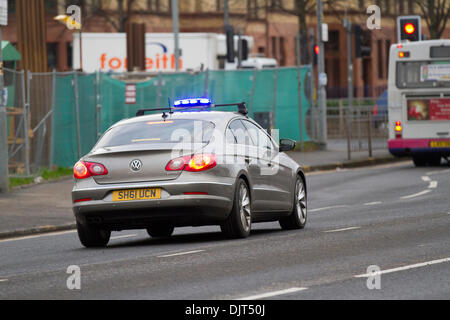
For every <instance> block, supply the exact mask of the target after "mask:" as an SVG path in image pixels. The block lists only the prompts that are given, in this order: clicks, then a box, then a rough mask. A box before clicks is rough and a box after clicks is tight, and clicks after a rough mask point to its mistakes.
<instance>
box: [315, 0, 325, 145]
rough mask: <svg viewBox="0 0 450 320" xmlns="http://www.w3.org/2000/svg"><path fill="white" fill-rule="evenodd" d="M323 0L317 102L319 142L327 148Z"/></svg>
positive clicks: (319, 3) (319, 5) (319, 2)
mask: <svg viewBox="0 0 450 320" xmlns="http://www.w3.org/2000/svg"><path fill="white" fill-rule="evenodd" d="M322 16H323V10H322V0H317V41H318V45H319V56H318V66H317V73H318V79H319V81H318V82H319V83H318V94H317V104H318V108H319V113H320V120H319V121H320V126H319V127H320V134H319V143H320V144H321V146H322V148H323V149H326V145H327V109H326V108H327V106H326V102H327V93H326V91H325V84H324V82H323V81H324V79H326V74H325V52H324V45H323V39H322V36H323V35H322Z"/></svg>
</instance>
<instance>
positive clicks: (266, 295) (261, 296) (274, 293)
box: [237, 287, 308, 300]
mask: <svg viewBox="0 0 450 320" xmlns="http://www.w3.org/2000/svg"><path fill="white" fill-rule="evenodd" d="M307 289H308V288H297V287H294V288H289V289H284V290H278V291H272V292H266V293H261V294H256V295H253V296H248V297H244V298H239V299H237V300H258V299H264V298H270V297H275V296H281V295H283V294H288V293H294V292H299V291H303V290H307Z"/></svg>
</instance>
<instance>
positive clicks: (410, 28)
mask: <svg viewBox="0 0 450 320" xmlns="http://www.w3.org/2000/svg"><path fill="white" fill-rule="evenodd" d="M403 29H404V30H405V32H406V33H407V34H413V33H414V31H416V27H415V26H414V24H412V23H407V24H405V26H404V27H403Z"/></svg>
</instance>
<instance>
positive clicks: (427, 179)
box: [422, 176, 431, 182]
mask: <svg viewBox="0 0 450 320" xmlns="http://www.w3.org/2000/svg"><path fill="white" fill-rule="evenodd" d="M422 180H423V181H425V182H428V181H431V178H430V177H429V176H423V177H422Z"/></svg>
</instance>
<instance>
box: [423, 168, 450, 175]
mask: <svg viewBox="0 0 450 320" xmlns="http://www.w3.org/2000/svg"><path fill="white" fill-rule="evenodd" d="M446 172H450V169H444V170H437V171H430V172H427V176H431V175H433V174H439V173H446Z"/></svg>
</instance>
